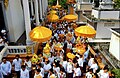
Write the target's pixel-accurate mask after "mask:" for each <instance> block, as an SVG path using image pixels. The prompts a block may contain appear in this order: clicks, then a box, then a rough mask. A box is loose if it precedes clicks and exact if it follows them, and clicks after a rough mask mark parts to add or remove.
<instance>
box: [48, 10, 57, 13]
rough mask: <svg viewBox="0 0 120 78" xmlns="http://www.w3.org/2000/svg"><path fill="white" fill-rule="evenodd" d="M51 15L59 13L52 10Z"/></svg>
mask: <svg viewBox="0 0 120 78" xmlns="http://www.w3.org/2000/svg"><path fill="white" fill-rule="evenodd" d="M49 13H50V14H56V13H57V11H55V10H52V11H50V12H49Z"/></svg>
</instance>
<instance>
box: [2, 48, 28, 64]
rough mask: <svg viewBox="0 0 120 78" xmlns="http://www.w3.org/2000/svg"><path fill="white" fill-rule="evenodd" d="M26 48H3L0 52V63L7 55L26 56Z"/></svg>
mask: <svg viewBox="0 0 120 78" xmlns="http://www.w3.org/2000/svg"><path fill="white" fill-rule="evenodd" d="M26 53H27V52H26V46H5V47H4V48H3V49H2V51H1V52H0V62H1V61H2V58H3V57H4V56H7V54H26Z"/></svg>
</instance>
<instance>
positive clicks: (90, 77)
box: [85, 69, 93, 78]
mask: <svg viewBox="0 0 120 78" xmlns="http://www.w3.org/2000/svg"><path fill="white" fill-rule="evenodd" d="M92 73H93V69H89V71H88V72H87V73H86V75H85V78H92V77H93V76H92Z"/></svg>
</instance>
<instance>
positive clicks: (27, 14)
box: [22, 0, 31, 45]
mask: <svg viewBox="0 0 120 78" xmlns="http://www.w3.org/2000/svg"><path fill="white" fill-rule="evenodd" d="M22 2H23V10H24V19H25V29H26V44H27V45H31V40H30V37H29V32H30V31H31V22H30V12H29V4H28V0H22Z"/></svg>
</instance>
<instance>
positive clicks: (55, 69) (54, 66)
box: [53, 63, 60, 75]
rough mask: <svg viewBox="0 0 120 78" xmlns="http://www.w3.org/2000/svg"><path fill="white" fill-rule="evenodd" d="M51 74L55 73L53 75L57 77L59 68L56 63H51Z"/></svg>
mask: <svg viewBox="0 0 120 78" xmlns="http://www.w3.org/2000/svg"><path fill="white" fill-rule="evenodd" d="M53 72H54V73H55V75H58V73H59V72H60V67H59V66H58V64H57V63H53Z"/></svg>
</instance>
